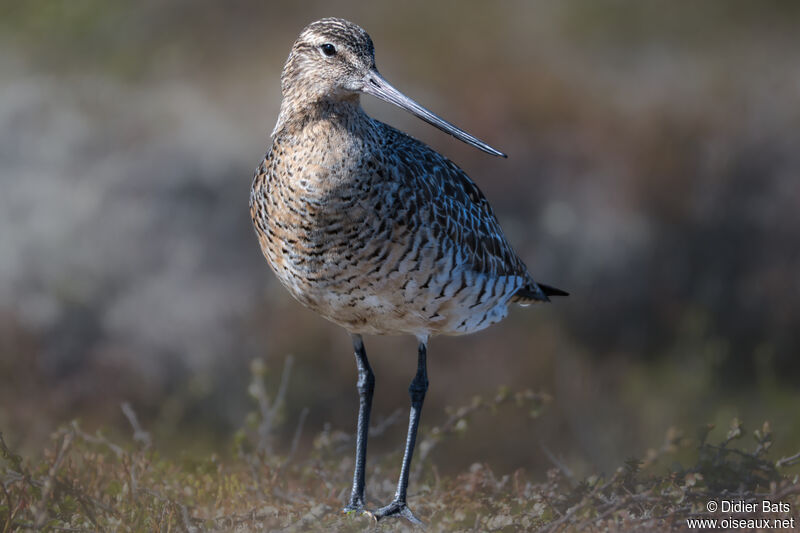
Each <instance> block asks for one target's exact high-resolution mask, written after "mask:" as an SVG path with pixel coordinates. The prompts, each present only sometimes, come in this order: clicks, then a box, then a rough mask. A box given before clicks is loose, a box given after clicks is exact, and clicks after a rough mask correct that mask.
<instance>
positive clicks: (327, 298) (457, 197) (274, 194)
mask: <svg viewBox="0 0 800 533" xmlns="http://www.w3.org/2000/svg"><path fill="white" fill-rule="evenodd" d="M281 93H282V101H281V106H280V111H279V114H278V120H277V123H276V125H275V128H274V130H273V131H272V134H271V140H272V142H271V145H270V146H269V147H268V149H267V152H266V155H265V157H264V159H263V161H262V162H261V164H260V165H259V166H258V168H257V169H256V172H255V176H254V179H253V184H252V188H251V191H250V214H251V218H252V221H253V225H254V228H255V232H256V236H257V237H258V241H259V244H260V247H261V250H262V252H263V254H264V256H265V257H266V260H267V262H268V263H269V265H270V267H271V268H272V270H273V271H274V273H275V274H276V276H277V278H278V280H279V281H280V282H281V284H282V285H283V286H284V287H285V288H286V289H288V291H289V293H291V295H292V296H293V297H294V298H295V299H297V300H298V301H299V302H300V303H301V304H302V305H304V306H306V307H308V308H310V309H312V310H314V311H316V312H317V313H318V314H320V315H321V316H322V317H324V318H326V319H328V320H330V321H332V322H333V323H335V324H338V325H339V326H341V327H343V328H344V329H345V330H346V331H347V332H348V333H349V334H350V336H351V338H352V343H353V350H354V353H355V359H356V367H357V371H358V381H357V386H356V388H357V391H358V396H359V409H358V419H357V429H356V460H355V467H354V472H353V483H352V489H351V492H350V496H349V501H348V502H347V504H346V506H345V507H344V509H343V511H344V512H346V513H366V514H368V515H370V516H372V517H373V518H374V519H375V520H381V519H383V518H386V517H402V518H405V519H407V520H409V521H410V522H412V523H414V524H421V523H422V522H421V521H420V520H419V518H417V516H416V515H415V514H414V513H413V512H412V511H411V509H410V508H409V506H408V503H407V490H408V477H409V471H410V466H411V460H412V455H413V453H414V447H415V442H416V438H417V430H418V427H419V421H420V413H421V410H422V405H423V402H424V399H425V393H426V391H427V390H428V384H429V383H428V373H427V351H428V343H429V340H430V338H431V337H433V336H436V335H464V334H468V333H473V332H476V331H479V330H482V329H484V328H486V327H488V326H490V325H491V324H494V323H496V322H499V321H500V320H502V319H503V318H504V317H505V316H506V315H507V314H508V308H509V306H510V305H511V304H512V303H516V304H520V305H523V306H526V305H529V304H533V303H536V302H548V301H549V300H550V297H551V296H566V295H567V292H565V291H563V290H561V289H557V288H555V287H551V286H548V285H544V284H541V283H537V282H535V281H534V280H533V278H532V277H531V274H530V273H529V272H528V269H527V267H526V266H525V264H524V263H523V261H522V260H521V259H520V257H519V256H518V255H517V254H516V253H515V252H514V250H513V249H512V247H511V245H510V244H509V243H508V241H507V240H506V237H505V236H504V234H503V231H502V229H501V228H500V224H499V223H498V221H497V217H496V216H495V214H494V211H493V210H492V207H491V206H490V205H489V202H488V200H487V199H486V197H485V196H484V194H483V193H482V192H481V190H480V189H479V188H478V186H477V185H475V183H474V182H473V181H472V180H471V179H470V178H469V177H468V176H467V174H466V173H465V172H464V171H463V170H461V168H459V167H458V166H457V165H456V164H455V163H453V162H452V161H450V160H449V159H447V158H446V157H445V156H443V155H441V154H439V153H437V152H436V151H434V150H433V149H432V148H430V147H429V146H427V145H426V144H424V143H422V142H420V141H418V140H416V139H414V138H412V137H411V136H409V135H407V134H405V133H403V132H401V131H398V130H397V129H395V128H393V127H391V126H389V125H387V124H384V123H382V122H380V121H378V120H375V119H373V118H371V117H369V116H368V115H367V114H366V113H365V112H364V110H363V109H362V108H361V105H360V96H361V95H362V94H366V95H371V96H374V97H377V98H379V99H381V100H384V101H386V102H389V103H391V104H394V105H396V106H399V107H400V108H402V109H404V110H406V111H409V112H410V113H412V114H413V115H415V116H417V117H418V118H420V119H422V120H424V121H426V122H428V123H429V124H431V125H433V126H435V127H436V128H438V129H440V130H442V131H443V132H445V133H448V134H450V135H452V136H454V137H455V138H457V139H459V140H461V141H463V142H465V143H467V144H469V145H471V146H473V147H475V148H478V149H479V150H482V151H484V152H486V153H488V154H491V155H493V156H499V157H506V155H505V154H504V153H502V152H500V151H499V150H496V149H494V148H492V147H491V146H489V145H488V144H486V143H485V142H483V141H481V140H479V139H477V138H476V137H474V136H472V135H470V134H469V133H467V132H465V131H463V130H461V129H459V128H458V127H456V126H454V125H453V124H451V123H449V122H447V121H445V120H444V119H442V118H441V117H439V116H437V115H435V114H434V113H432V112H431V111H429V110H427V109H426V108H424V107H422V106H421V105H420V104H418V103H416V102H415V101H414V100H412V99H410V98H409V97H407V96H405V95H404V94H403V93H401V92H400V91H399V90H397V89H396V88H394V87H393V86H392V85H391V84H389V82H387V81H386V79H384V78H383V76H382V75H381V74H380V73H379V71H378V69H377V67H376V65H375V52H374V47H373V42H372V39H371V38H370V36H369V35H368V34H367V32H366V31H365V30H363V29H362V28H361V27H360V26H358V25H356V24H354V23H352V22H349V21H347V20H344V19H340V18H324V19H321V20H317V21H315V22H312V23H311V24H309V25H308V26H306V27H305V28H304V29H303V30H302V31H301V32H300V35H299V36H298V38H297V40H296V41H295V42H294V44H293V45H292V48H291V51H290V53H289V57H288V59H287V60H286V63H285V65H284V67H283V71H282V73H281ZM363 335H412V336H414V337H416V339H417V343H418V349H417V371H416V374H415V375H414V377H413V379H412V381H411V384H410V385H409V389H408V390H409V396H410V400H411V407H410V413H409V425H408V433H407V438H406V444H405V450H404V454H403V460H402V465H401V469H400V477H399V480H398V483H397V490H396V492H395V495H394V498H393V499H392V501H391V502H390V503H388V504H387V505H385V506H383V507H380V508H378V509H376V510H374V511H371V510H369V509H367V507H366V500H365V495H364V492H365V465H366V454H367V433H368V428H369V420H370V413H371V409H372V397H373V392H374V389H375V375H374V373H373V371H372V368H371V366H370V363H369V360H368V359H367V354H366V350H365V348H364V342H363Z"/></svg>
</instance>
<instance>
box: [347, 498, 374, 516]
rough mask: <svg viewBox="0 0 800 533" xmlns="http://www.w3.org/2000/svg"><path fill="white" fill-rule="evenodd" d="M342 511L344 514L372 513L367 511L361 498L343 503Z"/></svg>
mask: <svg viewBox="0 0 800 533" xmlns="http://www.w3.org/2000/svg"><path fill="white" fill-rule="evenodd" d="M342 512H343V513H344V514H346V515H360V514H365V513H366V514H369V515H371V514H372V513H370V512H369V511H367V509H366V507H364V502H363V501H361V500H351V501H350V503H348V504H347V505H345V507H344V509H342Z"/></svg>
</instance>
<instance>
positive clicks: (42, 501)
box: [34, 432, 75, 529]
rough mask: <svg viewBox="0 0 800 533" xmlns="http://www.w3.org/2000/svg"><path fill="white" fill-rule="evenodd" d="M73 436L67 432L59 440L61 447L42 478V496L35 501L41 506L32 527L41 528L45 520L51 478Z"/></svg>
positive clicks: (50, 489)
mask: <svg viewBox="0 0 800 533" xmlns="http://www.w3.org/2000/svg"><path fill="white" fill-rule="evenodd" d="M74 437H75V434H74V433H73V432H67V433H66V434H65V435H64V440H63V441H62V442H61V448H59V450H58V455H57V456H56V460H55V461H53V464H52V465H51V466H50V470H49V471H48V472H47V477H46V478H45V480H44V487H43V488H42V497H41V499H40V500H39V502H38V503H37V507H39V505H41V508H39V509H38V510H37V513H36V519H35V521H34V527H35V528H37V529H38V528H41V527H42V526H43V525H44V522H45V520H47V500H48V499H50V493H51V492H52V490H53V480H54V478H55V477H56V474H57V473H58V469H59V468H61V462H62V461H63V460H64V455H65V454H66V453H67V450H69V447H70V445H72V439H73V438H74Z"/></svg>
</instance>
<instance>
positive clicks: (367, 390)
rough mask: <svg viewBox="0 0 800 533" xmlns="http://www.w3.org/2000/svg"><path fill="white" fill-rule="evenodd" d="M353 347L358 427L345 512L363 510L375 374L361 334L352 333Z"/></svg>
mask: <svg viewBox="0 0 800 533" xmlns="http://www.w3.org/2000/svg"><path fill="white" fill-rule="evenodd" d="M353 349H354V351H355V354H356V366H357V367H358V383H357V388H358V429H357V433H356V466H355V470H354V471H353V489H352V490H351V491H350V503H348V504H347V506H346V507H345V508H344V509H343V511H344V512H345V513H352V512H359V511H362V510H364V466H365V465H366V462H367V433H368V431H369V414H370V411H371V410H372V393H373V391H374V390H375V374H373V373H372V368H370V366H369V361H368V360H367V352H366V351H365V350H364V342H363V340H362V339H361V335H353Z"/></svg>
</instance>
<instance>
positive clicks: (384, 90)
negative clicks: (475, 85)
mask: <svg viewBox="0 0 800 533" xmlns="http://www.w3.org/2000/svg"><path fill="white" fill-rule="evenodd" d="M281 90H282V92H283V97H284V102H285V103H287V102H290V105H291V106H296V107H304V106H312V105H319V104H320V103H332V104H336V103H337V102H343V101H350V102H356V103H357V102H358V96H359V94H361V93H365V94H371V95H372V96H375V97H377V98H380V99H381V100H384V101H386V102H389V103H391V104H394V105H396V106H398V107H401V108H402V109H405V110H406V111H409V112H410V113H412V114H414V115H416V116H417V117H419V118H421V119H422V120H424V121H425V122H428V123H429V124H431V125H433V126H436V127H437V128H439V129H440V130H442V131H444V132H445V133H449V134H450V135H452V136H454V137H455V138H457V139H459V140H461V141H463V142H465V143H467V144H470V145H472V146H475V147H476V148H478V149H480V150H483V151H484V152H487V153H489V154H492V155H498V156H502V157H505V154H503V153H502V152H500V151H498V150H495V149H494V148H492V147H491V146H489V145H488V144H486V143H484V142H483V141H481V140H479V139H477V138H475V137H473V136H472V135H470V134H469V133H467V132H465V131H463V130H461V129H459V128H457V127H456V126H454V125H453V124H451V123H449V122H447V121H446V120H444V119H442V118H441V117H439V116H437V115H435V114H433V113H432V112H430V111H428V110H427V109H425V108H424V107H422V106H421V105H419V104H418V103H416V102H415V101H414V100H412V99H411V98H409V97H407V96H405V95H404V94H403V93H401V92H400V91H398V90H397V89H395V88H394V87H393V86H392V85H391V84H389V82H387V81H386V80H385V79H384V78H383V76H381V74H380V73H379V72H378V69H377V67H376V66H375V49H374V47H373V45H372V39H371V38H370V36H369V34H368V33H367V32H366V31H364V30H363V29H362V28H361V27H359V26H358V25H356V24H353V23H352V22H348V21H346V20H344V19H339V18H325V19H321V20H318V21H316V22H312V23H311V24H309V25H308V26H306V27H305V28H304V29H303V31H302V32H301V33H300V36H299V37H298V38H297V40H296V41H295V42H294V45H293V46H292V51H291V52H290V54H289V59H287V61H286V65H285V66H284V68H283V73H282V74H281Z"/></svg>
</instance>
